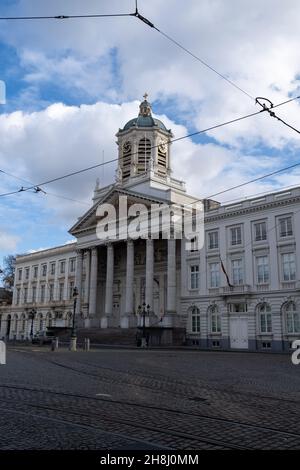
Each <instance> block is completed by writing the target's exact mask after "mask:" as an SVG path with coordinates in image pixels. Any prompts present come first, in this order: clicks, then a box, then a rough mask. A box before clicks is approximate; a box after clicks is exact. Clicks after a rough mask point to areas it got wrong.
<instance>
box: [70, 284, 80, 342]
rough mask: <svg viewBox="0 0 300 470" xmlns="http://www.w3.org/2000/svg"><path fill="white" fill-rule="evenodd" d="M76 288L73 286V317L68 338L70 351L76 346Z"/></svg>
mask: <svg viewBox="0 0 300 470" xmlns="http://www.w3.org/2000/svg"><path fill="white" fill-rule="evenodd" d="M78 295H79V294H78V289H77V287H74V289H73V319H72V332H71V340H70V351H76V346H77V336H76V323H75V319H76V304H77V298H78Z"/></svg>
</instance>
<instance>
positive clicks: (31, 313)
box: [28, 308, 36, 341]
mask: <svg viewBox="0 0 300 470" xmlns="http://www.w3.org/2000/svg"><path fill="white" fill-rule="evenodd" d="M28 316H29V319H30V320H31V328H30V339H31V341H32V340H33V321H34V319H35V316H36V309H35V308H33V309H31V310H30V312H29V314H28Z"/></svg>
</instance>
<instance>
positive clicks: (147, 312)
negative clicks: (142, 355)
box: [138, 302, 150, 348]
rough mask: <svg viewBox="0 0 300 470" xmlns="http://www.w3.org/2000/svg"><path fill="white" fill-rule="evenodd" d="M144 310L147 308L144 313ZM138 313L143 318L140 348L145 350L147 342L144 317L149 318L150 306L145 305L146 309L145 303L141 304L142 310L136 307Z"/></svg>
mask: <svg viewBox="0 0 300 470" xmlns="http://www.w3.org/2000/svg"><path fill="white" fill-rule="evenodd" d="M146 308H147V311H146ZM138 313H139V315H140V316H141V315H142V316H143V330H142V331H143V333H142V344H141V346H142V348H145V347H146V346H147V340H146V324H145V320H146V315H148V316H149V314H150V305H147V307H146V304H145V302H144V303H143V308H142V307H141V306H140V305H139V306H138Z"/></svg>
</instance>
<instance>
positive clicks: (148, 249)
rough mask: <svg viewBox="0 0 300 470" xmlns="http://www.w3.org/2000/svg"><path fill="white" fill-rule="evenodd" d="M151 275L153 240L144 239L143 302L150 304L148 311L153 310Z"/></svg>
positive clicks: (152, 274) (152, 270)
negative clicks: (144, 274)
mask: <svg viewBox="0 0 300 470" xmlns="http://www.w3.org/2000/svg"><path fill="white" fill-rule="evenodd" d="M153 276H154V253H153V240H151V239H150V238H149V239H147V240H146V292H145V294H146V295H145V302H146V305H150V312H153Z"/></svg>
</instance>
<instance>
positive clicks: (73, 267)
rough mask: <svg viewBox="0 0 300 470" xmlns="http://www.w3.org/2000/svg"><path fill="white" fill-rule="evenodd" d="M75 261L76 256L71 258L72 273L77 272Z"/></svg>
mask: <svg viewBox="0 0 300 470" xmlns="http://www.w3.org/2000/svg"><path fill="white" fill-rule="evenodd" d="M75 263H76V258H71V259H70V272H71V273H74V272H75Z"/></svg>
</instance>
